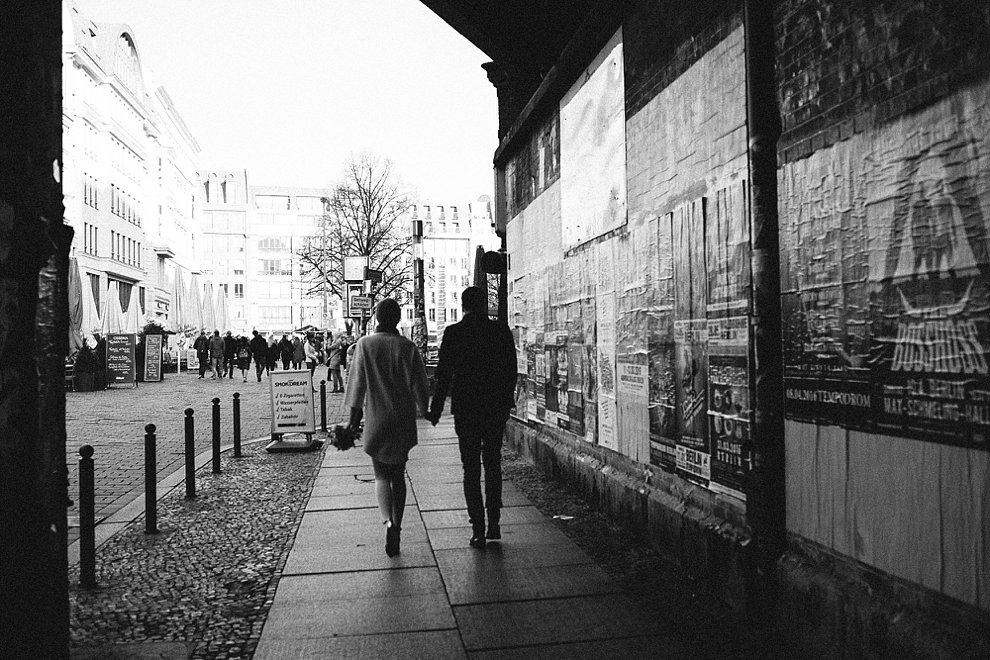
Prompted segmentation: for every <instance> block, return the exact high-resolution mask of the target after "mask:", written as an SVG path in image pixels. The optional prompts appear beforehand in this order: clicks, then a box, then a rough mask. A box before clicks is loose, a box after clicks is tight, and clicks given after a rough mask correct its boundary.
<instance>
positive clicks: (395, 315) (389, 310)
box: [375, 298, 402, 328]
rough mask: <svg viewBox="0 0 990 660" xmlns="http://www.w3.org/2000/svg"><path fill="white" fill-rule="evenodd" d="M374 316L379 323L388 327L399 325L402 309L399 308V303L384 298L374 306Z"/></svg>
mask: <svg viewBox="0 0 990 660" xmlns="http://www.w3.org/2000/svg"><path fill="white" fill-rule="evenodd" d="M375 318H377V319H378V322H379V323H380V324H382V325H384V326H386V327H389V328H394V327H395V326H397V325H399V319H401V318H402V310H401V309H399V303H397V302H395V300H393V299H392V298H385V299H384V300H382V301H381V302H380V303H378V305H376V306H375Z"/></svg>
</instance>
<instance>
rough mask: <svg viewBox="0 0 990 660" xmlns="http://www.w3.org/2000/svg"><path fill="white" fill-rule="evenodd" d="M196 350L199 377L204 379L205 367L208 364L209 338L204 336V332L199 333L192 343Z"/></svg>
mask: <svg viewBox="0 0 990 660" xmlns="http://www.w3.org/2000/svg"><path fill="white" fill-rule="evenodd" d="M193 348H194V349H195V350H196V359H197V360H199V377H200V378H201V379H202V378H205V377H206V367H207V365H208V364H209V362H210V338H209V337H207V336H206V331H205V330H200V331H199V337H196V341H194V342H193Z"/></svg>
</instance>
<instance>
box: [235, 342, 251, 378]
mask: <svg viewBox="0 0 990 660" xmlns="http://www.w3.org/2000/svg"><path fill="white" fill-rule="evenodd" d="M237 368H238V369H240V370H241V376H243V377H244V382H245V383H246V382H247V375H248V370H249V369H250V368H251V346H250V344H249V343H248V339H247V337H238V338H237ZM231 371H233V367H231Z"/></svg>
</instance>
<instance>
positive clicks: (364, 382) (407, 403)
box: [344, 298, 429, 557]
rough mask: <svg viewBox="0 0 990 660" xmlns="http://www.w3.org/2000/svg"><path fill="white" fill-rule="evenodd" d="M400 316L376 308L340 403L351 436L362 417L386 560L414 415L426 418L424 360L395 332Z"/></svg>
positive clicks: (393, 540) (394, 538)
mask: <svg viewBox="0 0 990 660" xmlns="http://www.w3.org/2000/svg"><path fill="white" fill-rule="evenodd" d="M400 316H401V312H400V310H399V303H397V302H396V301H395V300H393V299H391V298H386V299H384V300H382V301H381V302H380V303H378V305H377V307H376V308H375V318H376V319H377V320H378V327H377V328H375V332H374V333H373V334H370V335H368V336H366V337H362V338H361V339H359V340H358V342H357V344H356V347H355V349H354V357H353V360H352V362H351V365H350V375H349V377H348V381H347V393H346V396H345V399H344V402H345V403H346V404H347V405H348V406H350V409H351V419H350V424H349V425H348V427H349V428H350V430H351V431H354V432H356V431H357V429H358V426H359V424H360V423H361V418H362V416H364V417H365V423H364V432H363V440H364V451H365V453H366V454H368V455H369V456H371V463H372V466H373V467H374V470H375V494H376V496H377V498H378V508H379V510H380V511H381V515H382V523H383V524H384V525H385V554H387V555H388V556H389V557H394V556H395V555H397V554H399V543H400V532H401V530H402V513H403V510H404V509H405V506H406V477H405V473H406V460H407V459H408V458H409V450H410V449H412V448H413V447H414V446H415V445H416V410H417V408H418V409H419V411H420V412H422V413H424V414H425V413H426V410H427V408H426V406H427V399H428V397H429V386H428V384H427V379H426V368H425V367H424V366H423V359H422V357H420V355H419V351H418V350H417V349H416V345H415V344H414V343H412V342H411V341H409V340H408V339H406V338H405V337H403V336H402V335H400V334H399V331H398V330H397V329H396V327H397V326H398V324H399V318H400ZM365 409H367V415H364V411H365Z"/></svg>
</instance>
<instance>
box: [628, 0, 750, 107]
mask: <svg viewBox="0 0 990 660" xmlns="http://www.w3.org/2000/svg"><path fill="white" fill-rule="evenodd" d="M629 5H630V7H631V9H630V11H629V13H628V14H627V16H626V19H625V20H624V21H623V23H622V37H623V46H624V56H625V57H624V59H625V74H626V117H627V118H628V117H632V116H633V115H634V114H636V113H637V112H638V111H639V110H641V109H642V108H643V106H644V105H646V104H647V103H649V102H650V100H651V99H653V98H655V97H656V95H657V94H659V93H660V92H661V91H663V90H664V89H666V88H667V87H668V86H669V85H670V84H671V83H672V82H673V81H675V80H676V79H677V78H678V77H680V75H681V74H683V73H684V72H685V71H687V70H688V69H689V68H690V67H691V65H692V64H694V63H695V62H697V61H698V60H699V59H701V57H702V56H703V55H704V54H705V53H707V52H709V51H710V50H711V49H712V48H713V47H714V46H715V45H716V44H718V43H719V42H721V41H723V40H724V39H725V38H726V37H727V36H729V33H730V32H732V30H734V29H735V28H737V27H738V26H739V25H741V24H742V12H741V10H740V7H739V6H738V3H734V2H724V1H719V0H695V1H692V2H679V1H678V0H636V1H635V2H630V3H629Z"/></svg>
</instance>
